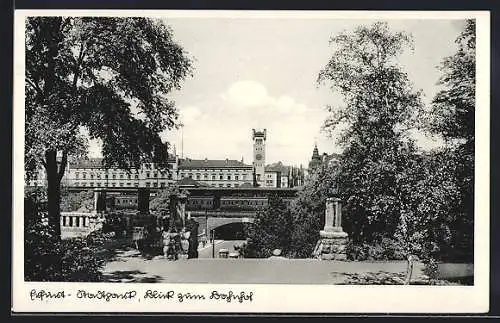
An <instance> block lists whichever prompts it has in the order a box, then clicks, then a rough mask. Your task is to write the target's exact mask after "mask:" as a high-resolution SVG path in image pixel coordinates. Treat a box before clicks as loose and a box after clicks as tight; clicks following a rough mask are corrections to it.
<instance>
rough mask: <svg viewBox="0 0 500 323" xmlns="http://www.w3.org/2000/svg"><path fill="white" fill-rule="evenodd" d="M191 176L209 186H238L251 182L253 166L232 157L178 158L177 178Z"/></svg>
mask: <svg viewBox="0 0 500 323" xmlns="http://www.w3.org/2000/svg"><path fill="white" fill-rule="evenodd" d="M183 178H191V179H194V180H195V181H197V182H200V183H204V184H206V185H207V186H211V187H240V186H242V185H243V184H247V185H248V184H249V183H252V180H253V167H252V165H247V164H245V163H243V161H237V160H232V159H225V160H216V159H215V160H214V159H189V158H185V159H180V160H179V164H178V176H177V179H178V180H182V179H183Z"/></svg>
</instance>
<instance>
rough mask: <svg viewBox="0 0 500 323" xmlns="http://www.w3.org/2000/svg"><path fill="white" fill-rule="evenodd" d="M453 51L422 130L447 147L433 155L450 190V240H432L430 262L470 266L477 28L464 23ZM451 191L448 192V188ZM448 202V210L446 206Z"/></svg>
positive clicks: (472, 221)
mask: <svg viewBox="0 0 500 323" xmlns="http://www.w3.org/2000/svg"><path fill="white" fill-rule="evenodd" d="M455 42H456V44H457V51H456V52H455V54H453V55H452V56H449V57H446V58H445V59H444V60H443V62H442V64H441V66H440V67H439V69H440V70H441V72H442V76H441V78H440V80H439V82H438V85H440V86H441V88H442V89H441V91H439V92H438V93H437V94H436V95H435V97H434V99H433V101H432V106H431V111H430V113H429V114H428V116H427V118H426V121H427V123H426V126H427V130H428V131H429V132H431V133H432V134H438V135H441V136H442V137H443V138H444V139H445V140H446V143H447V146H446V147H445V148H444V149H441V150H440V151H437V152H436V153H435V155H434V156H435V157H434V159H435V161H436V162H435V165H434V166H436V168H437V169H443V168H444V167H445V170H444V172H441V173H436V174H437V175H438V176H439V175H441V176H443V174H446V175H447V176H448V177H447V181H448V182H449V183H450V186H448V187H453V191H452V192H451V191H450V192H448V193H449V194H448V195H447V196H445V198H444V201H443V204H444V205H447V208H448V209H449V212H450V213H449V215H448V216H447V217H446V222H445V224H443V227H445V228H447V231H448V232H449V233H448V234H447V236H448V237H449V238H448V239H447V240H445V241H442V240H441V241H440V240H436V241H434V243H435V244H436V248H435V249H436V250H440V252H439V253H437V252H436V253H434V255H433V256H435V257H440V256H441V257H442V256H443V255H446V254H448V255H450V256H453V255H455V258H459V259H464V258H465V259H467V260H469V261H470V260H472V258H473V249H474V248H473V241H474V239H473V231H474V230H473V228H474V152H475V150H474V144H475V136H474V132H475V127H474V124H475V103H476V92H475V87H476V55H475V52H476V23H475V20H466V21H465V26H464V29H463V30H462V32H461V33H460V35H459V36H458V37H457V39H456V40H455ZM451 185H452V186H451ZM445 202H447V204H445Z"/></svg>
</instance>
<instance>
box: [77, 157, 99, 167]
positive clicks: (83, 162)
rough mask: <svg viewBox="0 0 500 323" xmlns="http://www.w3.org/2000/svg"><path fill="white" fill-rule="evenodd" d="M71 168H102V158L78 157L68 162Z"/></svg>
mask: <svg viewBox="0 0 500 323" xmlns="http://www.w3.org/2000/svg"><path fill="white" fill-rule="evenodd" d="M69 165H70V167H72V168H103V167H104V159H103V158H80V159H75V160H72V161H70V162H69Z"/></svg>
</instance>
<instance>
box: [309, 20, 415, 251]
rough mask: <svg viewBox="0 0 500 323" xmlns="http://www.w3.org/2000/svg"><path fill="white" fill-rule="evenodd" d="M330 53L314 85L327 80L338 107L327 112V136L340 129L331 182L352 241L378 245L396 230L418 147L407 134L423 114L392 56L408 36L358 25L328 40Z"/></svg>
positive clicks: (377, 26)
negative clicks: (340, 99) (340, 151)
mask: <svg viewBox="0 0 500 323" xmlns="http://www.w3.org/2000/svg"><path fill="white" fill-rule="evenodd" d="M331 43H332V44H333V45H334V46H335V51H334V53H333V55H332V57H331V59H330V61H329V62H328V64H327V65H326V66H325V68H324V69H323V70H322V71H321V72H320V74H319V78H318V81H319V82H321V83H324V82H329V83H331V86H332V89H333V90H335V91H336V92H338V93H340V94H341V95H342V97H343V99H344V106H342V107H330V108H329V111H330V112H331V117H330V118H328V119H327V120H326V122H325V124H324V129H325V130H326V131H327V132H330V131H334V130H336V129H337V128H338V126H339V125H343V126H344V130H343V132H342V133H341V136H340V139H339V141H338V142H339V144H340V145H341V147H343V148H344V151H343V154H342V156H341V158H340V161H339V169H340V171H339V172H338V174H339V175H338V177H337V182H338V185H339V194H340V197H341V198H342V200H343V201H344V203H345V211H346V212H345V213H346V217H345V219H346V221H345V226H346V228H347V230H348V233H349V234H350V236H351V237H352V239H353V241H354V243H355V244H361V243H373V242H380V241H381V239H383V238H392V237H393V236H394V234H396V232H398V228H399V227H400V226H399V224H400V222H401V221H402V220H404V219H403V218H402V215H403V214H404V213H402V209H403V207H404V206H403V202H404V197H403V195H404V192H403V191H402V190H401V188H402V184H403V183H402V181H404V179H405V177H404V176H402V174H404V173H405V171H406V170H407V169H408V167H409V166H410V164H411V163H412V158H413V155H414V154H415V151H416V147H415V145H414V144H413V142H412V140H411V139H410V137H409V135H408V132H407V130H408V129H409V128H410V127H411V122H412V120H413V119H414V118H415V116H417V115H418V114H419V113H420V111H421V110H422V103H421V99H420V96H421V93H420V92H419V91H415V90H413V88H412V84H411V82H410V80H409V79H408V76H407V74H406V73H405V72H404V71H403V69H402V68H401V67H400V66H399V64H398V60H397V59H398V56H399V54H401V53H402V52H403V51H404V50H405V49H406V48H408V47H411V45H412V38H411V36H410V35H407V34H405V33H403V32H397V33H393V32H391V31H390V29H389V27H388V25H387V24H385V23H375V24H373V25H371V26H360V27H358V28H357V29H355V30H354V31H353V32H352V33H346V32H344V33H341V34H339V35H338V36H336V37H333V38H332V39H331Z"/></svg>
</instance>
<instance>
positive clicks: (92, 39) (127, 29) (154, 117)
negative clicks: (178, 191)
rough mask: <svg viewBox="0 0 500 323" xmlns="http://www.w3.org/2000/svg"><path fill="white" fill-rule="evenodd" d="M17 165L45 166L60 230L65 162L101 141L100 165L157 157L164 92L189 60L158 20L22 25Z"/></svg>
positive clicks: (167, 111) (169, 107)
mask: <svg viewBox="0 0 500 323" xmlns="http://www.w3.org/2000/svg"><path fill="white" fill-rule="evenodd" d="M25 40H26V57H25V58H26V74H25V77H26V79H25V80H26V86H25V93H26V103H25V116H26V118H25V134H26V136H25V168H26V171H27V173H28V174H30V173H33V172H36V171H37V170H38V168H39V167H40V166H43V167H44V168H45V171H46V174H47V183H48V213H49V223H50V225H51V227H52V228H53V229H54V230H55V232H56V233H57V234H59V233H60V228H59V213H60V182H61V179H62V177H63V175H64V172H65V167H66V164H67V161H68V157H69V156H72V155H78V154H83V153H85V151H86V148H87V142H86V138H87V137H86V136H85V135H84V134H85V130H86V132H87V133H88V135H89V137H90V138H92V139H96V138H98V139H100V140H102V147H103V149H102V153H103V156H104V161H105V163H106V164H107V165H112V164H116V165H119V166H120V167H123V168H128V167H131V166H137V165H138V164H139V163H140V162H142V161H145V160H148V161H155V160H159V159H161V157H162V156H164V153H165V148H166V147H165V144H163V143H162V141H161V139H160V136H159V133H160V132H162V131H164V130H165V129H171V128H172V127H174V126H175V125H176V121H177V112H176V109H175V107H174V103H173V101H171V100H169V99H168V97H167V95H168V93H169V92H171V91H172V90H174V89H179V88H180V85H181V82H182V80H183V79H184V78H185V77H186V76H188V75H189V74H190V73H191V61H190V59H189V58H188V57H187V54H186V53H185V51H184V50H183V48H182V47H181V46H180V45H179V44H177V43H176V42H175V41H174V40H173V38H172V30H171V29H170V28H169V27H167V26H166V25H164V24H163V23H162V22H160V21H156V20H151V19H146V18H130V17H127V18H115V17H29V18H27V20H26V39H25Z"/></svg>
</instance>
